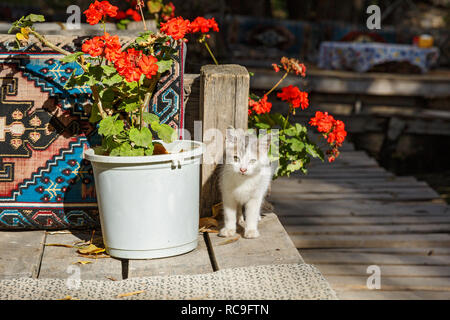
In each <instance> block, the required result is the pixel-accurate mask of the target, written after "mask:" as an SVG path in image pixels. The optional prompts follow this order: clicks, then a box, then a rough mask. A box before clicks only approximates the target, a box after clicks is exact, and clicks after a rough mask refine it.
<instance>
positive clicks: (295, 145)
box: [286, 137, 305, 152]
mask: <svg viewBox="0 0 450 320" xmlns="http://www.w3.org/2000/svg"><path fill="white" fill-rule="evenodd" d="M286 142H287V143H289V144H290V146H291V150H292V151H294V152H300V151H302V150H303V149H305V144H304V143H303V142H302V141H300V139H299V138H297V137H295V138H290V139H287V140H286Z"/></svg>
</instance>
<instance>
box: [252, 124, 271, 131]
mask: <svg viewBox="0 0 450 320" xmlns="http://www.w3.org/2000/svg"><path fill="white" fill-rule="evenodd" d="M255 127H257V128H258V129H266V130H267V129H270V128H271V127H270V124H267V123H264V122H257V123H255Z"/></svg>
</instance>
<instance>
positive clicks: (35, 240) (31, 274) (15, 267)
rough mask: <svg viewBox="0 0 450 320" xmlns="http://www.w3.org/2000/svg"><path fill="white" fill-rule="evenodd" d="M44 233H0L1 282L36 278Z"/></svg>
mask: <svg viewBox="0 0 450 320" xmlns="http://www.w3.org/2000/svg"><path fill="white" fill-rule="evenodd" d="M44 242H45V232H44V231H0V280H1V279H13V278H36V277H37V276H38V274H39V263H40V260H41V255H42V250H43V247H44Z"/></svg>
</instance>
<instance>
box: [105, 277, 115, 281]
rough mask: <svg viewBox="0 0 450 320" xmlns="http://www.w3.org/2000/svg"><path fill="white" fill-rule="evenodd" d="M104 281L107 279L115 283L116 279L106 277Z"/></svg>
mask: <svg viewBox="0 0 450 320" xmlns="http://www.w3.org/2000/svg"><path fill="white" fill-rule="evenodd" d="M106 279H109V280H111V281H117V279H116V278H114V277H106Z"/></svg>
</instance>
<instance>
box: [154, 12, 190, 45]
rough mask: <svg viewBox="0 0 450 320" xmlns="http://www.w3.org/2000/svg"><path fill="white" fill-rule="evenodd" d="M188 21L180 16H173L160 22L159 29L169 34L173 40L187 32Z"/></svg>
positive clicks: (181, 37) (182, 36) (180, 37)
mask: <svg viewBox="0 0 450 320" xmlns="http://www.w3.org/2000/svg"><path fill="white" fill-rule="evenodd" d="M189 28H190V22H189V20H185V19H183V18H182V17H178V18H173V19H170V20H169V21H167V22H166V23H161V28H160V31H161V32H163V33H165V34H167V35H168V36H171V37H172V38H173V39H174V40H179V39H183V38H184V36H185V35H186V34H187V33H188V32H189Z"/></svg>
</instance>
